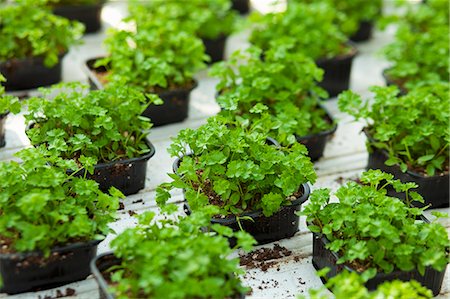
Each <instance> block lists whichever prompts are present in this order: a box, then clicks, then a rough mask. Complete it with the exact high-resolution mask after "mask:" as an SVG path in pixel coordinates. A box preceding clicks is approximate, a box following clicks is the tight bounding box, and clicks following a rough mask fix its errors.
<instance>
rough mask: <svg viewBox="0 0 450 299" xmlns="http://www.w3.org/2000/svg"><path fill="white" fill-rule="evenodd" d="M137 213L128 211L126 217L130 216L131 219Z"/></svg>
mask: <svg viewBox="0 0 450 299" xmlns="http://www.w3.org/2000/svg"><path fill="white" fill-rule="evenodd" d="M136 214H137V213H136V212H135V211H133V210H129V211H128V215H130V217H133V216H134V215H136Z"/></svg>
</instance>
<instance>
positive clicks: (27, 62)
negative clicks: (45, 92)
mask: <svg viewBox="0 0 450 299" xmlns="http://www.w3.org/2000/svg"><path fill="white" fill-rule="evenodd" d="M64 55H65V53H64V54H61V55H59V57H58V59H59V60H58V63H57V64H55V65H54V66H52V67H50V68H47V67H46V66H45V65H44V59H43V58H42V57H30V58H23V59H11V60H8V61H4V62H0V73H2V74H3V76H5V78H6V82H3V83H2V84H3V86H5V89H6V91H13V90H26V89H34V88H38V87H42V86H49V85H52V84H55V83H58V82H59V81H61V65H62V61H61V60H62V58H63V57H64Z"/></svg>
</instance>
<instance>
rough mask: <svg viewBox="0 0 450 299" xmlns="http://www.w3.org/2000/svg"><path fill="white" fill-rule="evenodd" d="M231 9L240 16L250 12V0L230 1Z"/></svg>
mask: <svg viewBox="0 0 450 299" xmlns="http://www.w3.org/2000/svg"><path fill="white" fill-rule="evenodd" d="M231 8H232V9H234V10H237V11H238V12H239V13H240V14H241V15H245V14H248V13H249V12H250V0H232V6H231Z"/></svg>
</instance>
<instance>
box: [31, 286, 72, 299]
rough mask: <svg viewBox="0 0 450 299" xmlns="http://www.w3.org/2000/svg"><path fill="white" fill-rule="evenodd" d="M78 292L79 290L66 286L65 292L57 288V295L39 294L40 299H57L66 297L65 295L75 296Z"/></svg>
mask: <svg viewBox="0 0 450 299" xmlns="http://www.w3.org/2000/svg"><path fill="white" fill-rule="evenodd" d="M76 294H77V292H76V291H75V290H74V289H72V288H66V289H65V292H64V293H63V292H62V291H61V290H59V289H58V290H56V295H55V296H48V295H46V296H43V297H42V296H41V295H39V296H38V299H56V298H64V297H71V296H75V295H76Z"/></svg>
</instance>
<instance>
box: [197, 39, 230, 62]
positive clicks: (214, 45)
mask: <svg viewBox="0 0 450 299" xmlns="http://www.w3.org/2000/svg"><path fill="white" fill-rule="evenodd" d="M226 40H227V36H226V35H220V36H219V37H217V38H215V39H206V38H204V39H202V41H203V44H204V45H205V52H206V54H208V56H209V57H211V61H210V62H209V64H212V63H215V62H218V61H222V60H224V57H225V44H226Z"/></svg>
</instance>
